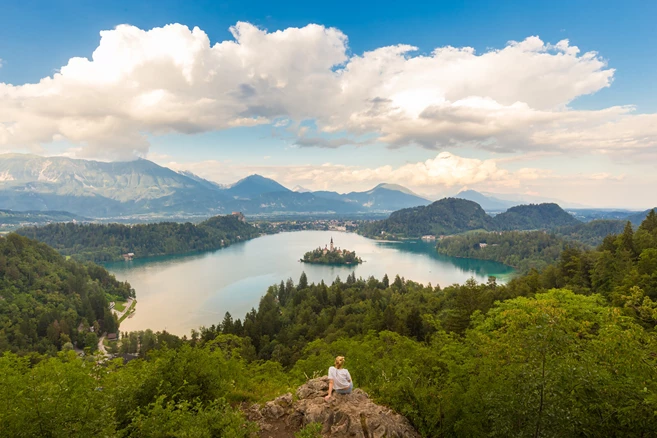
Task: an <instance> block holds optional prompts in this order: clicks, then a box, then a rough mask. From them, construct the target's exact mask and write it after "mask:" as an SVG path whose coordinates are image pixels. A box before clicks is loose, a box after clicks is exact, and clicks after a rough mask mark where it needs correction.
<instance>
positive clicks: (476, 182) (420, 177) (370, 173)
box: [160, 152, 624, 196]
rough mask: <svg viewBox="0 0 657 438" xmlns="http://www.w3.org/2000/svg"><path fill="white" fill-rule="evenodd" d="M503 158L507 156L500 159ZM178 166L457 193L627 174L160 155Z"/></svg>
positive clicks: (220, 174)
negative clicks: (181, 159)
mask: <svg viewBox="0 0 657 438" xmlns="http://www.w3.org/2000/svg"><path fill="white" fill-rule="evenodd" d="M499 161H501V160H499ZM160 162H161V163H162V164H163V165H166V166H168V167H170V168H172V169H174V170H189V171H191V172H193V173H195V174H197V175H199V176H202V177H204V178H207V179H210V180H212V181H216V182H218V183H221V184H229V183H233V182H235V181H237V180H238V179H240V178H243V177H245V176H247V175H250V174H253V173H257V174H260V175H263V176H266V177H269V178H273V179H275V180H277V181H279V182H280V183H282V184H283V185H285V186H288V187H294V186H297V185H301V186H303V187H307V188H309V189H312V190H335V191H340V192H348V191H352V190H368V189H370V188H372V187H373V186H375V185H377V184H379V183H383V182H386V183H396V184H400V185H404V186H407V187H409V188H411V189H413V190H416V191H418V192H422V193H430V194H435V195H436V196H438V195H439V194H446V193H452V192H454V191H455V190H457V189H459V188H461V187H464V186H468V187H471V188H475V189H480V190H481V189H482V188H486V189H491V188H496V189H509V190H517V189H523V188H524V187H525V186H526V185H527V184H538V183H547V182H549V183H550V184H554V183H555V182H559V183H566V182H568V183H569V184H571V183H573V182H577V181H590V180H597V181H602V180H606V181H619V180H621V179H623V178H624V175H621V176H615V175H612V174H609V173H596V174H591V175H589V174H577V175H561V174H557V173H555V172H554V171H552V170H548V169H537V168H521V169H518V170H516V171H511V170H508V169H506V168H503V167H500V166H499V162H498V160H494V159H489V160H479V159H475V158H464V157H460V156H457V155H454V154H452V153H450V152H441V153H439V154H438V155H437V156H436V157H435V158H431V159H428V160H426V161H420V162H417V163H409V164H405V165H402V166H398V167H393V166H388V165H386V166H380V167H375V168H369V167H363V166H347V165H340V164H332V163H325V164H323V165H289V166H275V165H235V164H233V163H228V162H226V161H217V160H208V161H202V162H196V163H177V162H165V161H164V160H161V161H160Z"/></svg>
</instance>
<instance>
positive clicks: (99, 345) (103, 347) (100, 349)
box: [98, 335, 109, 356]
mask: <svg viewBox="0 0 657 438" xmlns="http://www.w3.org/2000/svg"><path fill="white" fill-rule="evenodd" d="M104 340H105V335H103V336H101V337H100V339H99V340H98V351H100V352H101V353H103V356H109V354H108V353H107V350H106V349H105V344H103V341H104Z"/></svg>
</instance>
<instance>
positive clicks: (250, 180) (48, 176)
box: [0, 154, 429, 218]
mask: <svg viewBox="0 0 657 438" xmlns="http://www.w3.org/2000/svg"><path fill="white" fill-rule="evenodd" d="M428 203H429V201H427V200H426V199H424V198H421V197H418V196H417V195H415V194H413V193H412V192H411V191H410V190H408V189H406V188H405V187H402V186H392V185H385V184H383V185H379V186H377V187H374V188H373V189H371V190H369V191H366V192H351V193H349V194H337V193H330V192H295V191H292V190H289V189H288V188H286V187H285V186H283V185H281V184H280V183H278V182H276V181H274V180H272V179H270V178H266V177H263V176H261V175H249V176H247V177H246V178H242V179H241V180H239V181H237V182H236V183H234V184H232V185H229V186H222V185H221V184H218V183H215V182H213V181H209V180H207V179H204V178H202V177H200V176H198V175H196V174H194V173H192V172H190V171H186V170H182V171H177V172H176V171H174V170H172V169H169V168H167V167H164V166H160V165H158V164H156V163H154V162H152V161H149V160H145V159H138V160H134V161H125V162H102V161H91V160H80V159H73V158H68V157H41V156H38V155H28V154H5V155H0V209H8V210H35V211H53V210H57V211H67V212H70V213H72V214H77V215H81V216H84V217H95V218H112V217H124V216H131V215H149V214H150V215H173V214H175V215H185V214H191V215H198V214H202V215H205V214H207V215H214V214H223V213H227V212H231V211H244V213H245V214H252V215H259V214H279V213H294V214H301V213H329V214H351V213H370V212H373V213H380V212H389V211H394V210H398V209H400V208H405V207H410V206H415V205H421V204H428Z"/></svg>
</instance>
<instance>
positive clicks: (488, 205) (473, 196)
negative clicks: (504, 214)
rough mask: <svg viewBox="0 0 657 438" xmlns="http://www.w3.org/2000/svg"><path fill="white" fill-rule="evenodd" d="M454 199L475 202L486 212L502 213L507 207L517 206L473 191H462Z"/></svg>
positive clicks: (511, 202)
mask: <svg viewBox="0 0 657 438" xmlns="http://www.w3.org/2000/svg"><path fill="white" fill-rule="evenodd" d="M454 197H455V198H459V199H467V200H468V201H472V202H476V203H477V204H479V205H481V208H483V209H484V210H486V211H504V210H506V209H507V208H509V207H513V206H514V205H517V204H516V203H515V202H513V201H505V200H504V199H499V198H496V197H494V196H487V195H484V194H483V193H479V192H477V191H475V190H463V191H461V192H459V193H458V194H457V195H455V196H454Z"/></svg>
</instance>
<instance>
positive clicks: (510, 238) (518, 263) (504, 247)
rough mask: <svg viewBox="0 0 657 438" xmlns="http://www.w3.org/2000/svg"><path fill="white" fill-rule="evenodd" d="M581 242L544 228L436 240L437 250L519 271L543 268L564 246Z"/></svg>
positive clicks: (553, 259)
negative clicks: (511, 267)
mask: <svg viewBox="0 0 657 438" xmlns="http://www.w3.org/2000/svg"><path fill="white" fill-rule="evenodd" d="M571 246H577V247H580V248H583V245H581V244H577V243H574V242H568V241H567V240H565V239H563V238H561V237H558V236H557V235H555V234H553V233H548V232H545V231H504V232H485V231H481V232H472V233H467V234H463V235H457V236H450V237H446V238H444V239H441V240H439V241H438V242H437V243H436V249H437V251H438V252H439V253H441V254H445V255H448V256H452V257H467V258H472V259H481V260H494V261H497V262H500V263H504V264H506V265H509V266H513V267H514V268H516V269H517V270H518V271H519V272H521V273H527V272H529V271H530V270H531V269H543V268H545V267H547V266H548V265H550V264H552V263H554V262H555V261H556V260H558V259H559V257H560V256H561V253H562V252H563V251H564V250H565V249H566V248H568V247H571Z"/></svg>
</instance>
